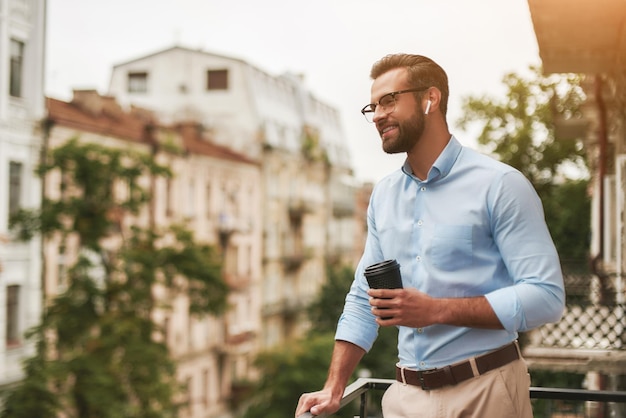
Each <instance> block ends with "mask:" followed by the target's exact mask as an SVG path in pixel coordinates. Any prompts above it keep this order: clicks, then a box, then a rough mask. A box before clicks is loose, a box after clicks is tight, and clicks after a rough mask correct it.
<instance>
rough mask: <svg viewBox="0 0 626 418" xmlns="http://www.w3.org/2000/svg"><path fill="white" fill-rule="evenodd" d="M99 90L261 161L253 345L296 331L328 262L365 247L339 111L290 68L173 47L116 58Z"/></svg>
mask: <svg viewBox="0 0 626 418" xmlns="http://www.w3.org/2000/svg"><path fill="white" fill-rule="evenodd" d="M108 94H109V95H111V96H114V97H116V98H117V100H118V101H119V102H120V103H121V104H122V105H125V106H130V105H133V104H134V105H138V106H141V107H144V108H148V109H151V110H152V111H154V112H155V113H156V114H157V115H158V117H159V119H160V120H162V121H164V122H169V123H174V122H180V121H188V120H192V121H198V122H200V123H201V124H202V125H203V127H204V128H205V129H207V130H209V131H210V132H212V133H213V136H214V137H215V139H216V140H217V141H220V142H221V141H223V143H224V144H226V145H228V146H229V147H231V148H233V149H235V150H236V151H239V152H241V153H243V154H245V155H247V156H248V157H250V158H254V159H257V160H258V161H259V162H260V163H261V172H262V188H263V190H262V196H263V198H262V204H261V206H260V207H258V208H256V210H258V211H259V212H260V213H261V214H262V221H263V254H262V261H261V262H262V302H261V306H262V309H261V312H260V313H259V315H260V316H261V317H262V324H263V330H262V335H263V337H262V340H263V344H262V345H263V347H266V348H269V347H273V346H276V345H278V344H281V343H284V342H286V341H287V340H289V339H290V338H294V337H298V336H299V335H301V334H302V333H303V331H304V330H306V328H307V327H308V326H311V324H308V323H307V320H306V314H305V309H303V308H304V307H305V306H306V304H307V303H308V302H310V301H311V300H312V299H313V298H314V297H315V295H316V294H317V293H318V291H319V289H320V287H321V285H322V284H323V283H324V282H325V281H326V279H327V277H326V276H327V267H328V266H329V264H330V263H335V264H336V263H342V264H349V265H353V266H354V265H355V264H356V259H357V258H358V255H360V252H361V250H362V247H363V244H364V242H363V240H362V237H363V235H362V233H360V232H362V231H360V230H362V229H363V228H364V225H365V222H364V218H362V216H363V214H362V213H358V212H357V210H356V202H357V193H358V190H359V186H358V185H357V184H356V182H355V180H354V178H353V176H352V170H351V168H350V155H349V152H348V150H347V147H346V143H347V141H346V140H345V136H344V133H343V128H342V125H341V122H340V115H339V112H338V111H337V110H336V109H335V108H333V107H332V106H329V105H328V104H326V103H324V102H322V101H320V100H318V99H317V98H315V97H314V96H313V95H312V94H311V93H310V92H309V91H308V90H307V89H306V87H305V85H304V80H303V78H302V77H301V76H299V75H294V74H284V75H280V76H274V75H270V74H268V73H266V72H265V71H263V70H261V69H259V68H257V67H255V66H253V65H250V64H249V63H247V62H245V61H242V60H240V59H236V58H232V57H226V56H223V55H218V54H213V53H208V52H205V51H201V50H192V49H187V48H182V47H172V48H169V49H166V50H163V51H159V52H156V53H154V54H151V55H147V56H144V57H141V58H138V59H135V60H132V61H129V62H126V63H122V64H118V65H116V66H115V67H114V68H113V71H112V76H111V82H110V86H109V91H108Z"/></svg>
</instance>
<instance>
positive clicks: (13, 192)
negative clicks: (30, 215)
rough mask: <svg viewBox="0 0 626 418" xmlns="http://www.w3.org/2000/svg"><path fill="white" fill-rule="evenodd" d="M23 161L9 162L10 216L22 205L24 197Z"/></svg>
mask: <svg viewBox="0 0 626 418" xmlns="http://www.w3.org/2000/svg"><path fill="white" fill-rule="evenodd" d="M22 171H23V170H22V163H18V162H15V161H11V162H10V163H9V216H11V215H13V214H14V213H15V212H17V211H18V210H19V209H20V207H21V200H22V199H21V197H22Z"/></svg>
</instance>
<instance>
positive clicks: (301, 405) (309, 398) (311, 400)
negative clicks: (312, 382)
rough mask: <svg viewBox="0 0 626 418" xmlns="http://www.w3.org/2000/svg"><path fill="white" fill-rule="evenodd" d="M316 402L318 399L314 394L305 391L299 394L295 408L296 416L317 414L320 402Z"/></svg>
mask: <svg viewBox="0 0 626 418" xmlns="http://www.w3.org/2000/svg"><path fill="white" fill-rule="evenodd" d="M318 402H319V401H318V399H317V397H316V396H315V395H314V394H311V393H305V394H304V395H302V396H300V400H299V401H298V407H297V408H296V418H306V417H311V416H312V415H319V414H320V412H321V411H320V408H321V406H322V404H320V403H318ZM307 414H308V415H307Z"/></svg>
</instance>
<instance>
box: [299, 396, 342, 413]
mask: <svg viewBox="0 0 626 418" xmlns="http://www.w3.org/2000/svg"><path fill="white" fill-rule="evenodd" d="M340 401H341V397H339V398H338V399H333V397H332V394H331V391H330V390H328V389H323V390H320V391H318V392H311V393H305V394H303V395H302V396H300V400H299V401H298V407H297V408H296V418H297V417H299V416H300V415H302V414H304V413H305V412H311V414H313V415H319V414H321V413H324V412H325V413H328V414H332V413H334V412H337V410H339V403H340Z"/></svg>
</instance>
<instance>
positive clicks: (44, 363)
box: [0, 139, 228, 418]
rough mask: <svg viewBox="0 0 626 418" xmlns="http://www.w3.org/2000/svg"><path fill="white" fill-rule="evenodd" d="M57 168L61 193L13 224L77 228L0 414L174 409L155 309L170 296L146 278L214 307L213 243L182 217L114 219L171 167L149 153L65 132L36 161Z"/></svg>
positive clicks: (64, 235) (218, 299)
mask: <svg viewBox="0 0 626 418" xmlns="http://www.w3.org/2000/svg"><path fill="white" fill-rule="evenodd" d="M54 172H60V173H61V175H62V179H63V181H62V184H61V190H60V192H61V197H60V198H59V199H57V200H46V201H44V204H43V206H42V208H41V211H40V212H26V211H23V212H22V213H21V214H20V216H18V217H16V218H14V220H13V226H14V228H15V229H16V230H19V231H21V235H22V236H23V237H28V236H33V235H34V234H36V233H42V234H43V235H44V236H46V237H60V239H61V242H65V241H66V240H67V239H69V237H74V238H76V240H77V241H78V242H79V246H78V253H77V261H76V263H75V264H74V265H72V266H71V267H70V268H68V270H67V277H66V282H67V285H66V286H67V287H66V289H65V291H64V292H63V293H61V294H59V295H57V296H55V297H54V298H53V299H52V300H51V301H50V304H49V305H48V306H47V309H46V311H45V312H44V314H43V317H42V321H41V323H40V325H39V326H38V327H36V328H35V329H33V330H32V331H31V333H30V337H31V338H33V339H35V340H36V341H37V353H36V355H35V356H34V357H32V358H30V359H28V360H27V361H26V362H25V367H24V371H25V375H26V377H25V379H24V380H23V381H22V382H21V383H20V384H19V385H17V386H16V387H15V388H13V389H12V390H10V391H9V392H8V393H5V394H4V396H5V402H4V410H3V411H2V412H1V413H0V417H1V418H21V417H34V416H36V417H43V418H46V417H50V418H52V417H57V416H58V415H59V413H61V412H62V413H63V414H64V415H65V416H68V417H81V418H91V417H93V418H96V417H98V418H108V417H110V418H114V417H115V418H117V417H133V418H134V417H136V418H166V417H175V416H176V415H177V410H178V408H179V405H178V404H177V402H176V401H175V399H176V396H177V394H179V393H180V392H179V390H180V386H179V384H178V383H177V381H176V376H175V364H174V362H173V361H172V359H171V358H170V356H169V353H168V349H167V346H166V345H165V343H163V342H161V340H162V338H161V339H158V338H157V339H155V336H160V335H163V333H162V330H161V329H160V328H159V327H158V326H157V325H156V324H155V323H154V322H153V320H152V314H153V313H154V311H155V309H157V308H161V309H167V308H168V306H167V305H166V304H163V303H160V301H159V300H157V299H156V298H155V297H154V288H155V286H157V285H158V286H161V287H162V288H163V289H165V290H166V291H167V292H168V296H170V297H173V296H175V295H176V294H179V293H182V292H184V293H185V294H187V295H188V296H189V298H190V308H189V309H190V312H191V313H192V314H211V313H212V314H217V313H221V312H223V311H224V309H225V308H226V296H227V291H228V288H227V286H226V284H225V283H224V282H223V280H222V278H221V275H220V270H221V265H220V261H219V259H218V256H217V253H216V252H215V251H214V249H213V248H212V247H210V246H207V245H202V244H198V243H196V242H195V241H194V237H193V234H192V233H191V232H189V231H187V230H185V229H184V228H183V227H181V226H174V227H170V228H165V229H163V230H162V231H158V230H156V229H155V228H141V227H139V226H134V227H130V228H128V227H126V226H125V225H124V224H123V222H122V221H123V220H124V219H127V215H132V214H139V213H141V212H142V211H147V210H148V203H149V202H150V194H149V192H148V189H147V187H146V184H147V183H149V182H150V181H153V180H154V179H155V178H156V177H169V176H170V175H171V173H170V172H169V170H168V169H167V168H166V167H161V166H159V165H157V164H156V163H155V162H154V160H153V157H152V156H150V155H145V154H141V153H134V152H130V151H128V150H117V149H109V148H106V147H103V146H100V145H97V144H81V143H79V142H78V141H77V140H76V139H74V140H71V141H68V142H67V143H66V144H64V145H63V146H61V147H59V148H56V149H55V150H53V151H52V152H51V153H50V154H49V155H48V158H47V160H46V161H45V163H44V164H42V165H41V167H40V169H39V173H40V174H41V175H42V176H45V175H48V174H51V173H54ZM121 186H123V187H121ZM120 189H123V190H124V192H123V193H117V194H116V192H118V191H119V190H120ZM105 242H108V243H109V244H108V245H105ZM111 242H117V243H118V244H117V245H115V246H111V245H110V243H111Z"/></svg>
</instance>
